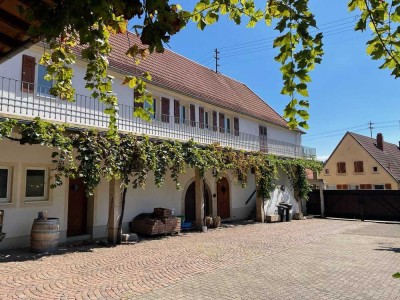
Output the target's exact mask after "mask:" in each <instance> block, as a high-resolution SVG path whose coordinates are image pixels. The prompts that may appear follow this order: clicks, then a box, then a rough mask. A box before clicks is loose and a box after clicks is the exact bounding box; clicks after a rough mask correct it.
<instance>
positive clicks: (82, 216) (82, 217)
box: [67, 178, 87, 236]
mask: <svg viewBox="0 0 400 300" xmlns="http://www.w3.org/2000/svg"><path fill="white" fill-rule="evenodd" d="M86 226H87V198H86V193H85V185H84V183H83V181H82V180H81V179H72V178H70V179H69V187H68V226H67V236H74V235H80V234H85V233H86Z"/></svg>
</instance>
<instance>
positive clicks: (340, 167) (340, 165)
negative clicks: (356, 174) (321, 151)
mask: <svg viewBox="0 0 400 300" xmlns="http://www.w3.org/2000/svg"><path fill="white" fill-rule="evenodd" d="M337 172H338V174H346V163H345V162H338V163H337Z"/></svg>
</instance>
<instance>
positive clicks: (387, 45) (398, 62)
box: [348, 0, 400, 78]
mask: <svg viewBox="0 0 400 300" xmlns="http://www.w3.org/2000/svg"><path fill="white" fill-rule="evenodd" d="M348 7H349V10H350V11H354V10H359V11H360V12H361V16H360V18H359V20H358V22H357V24H356V26H355V30H360V31H364V30H366V28H367V24H368V27H369V28H370V30H371V31H372V36H373V38H372V39H371V40H369V41H368V42H367V48H366V51H367V54H368V55H369V56H371V58H372V59H374V60H382V61H383V63H382V64H381V65H380V66H379V68H380V69H388V70H390V71H392V73H391V75H392V76H394V77H395V78H398V77H400V26H399V25H398V23H399V22H400V1H398V0H392V1H378V0H362V1H361V0H352V1H349V3H348ZM396 23H397V24H396Z"/></svg>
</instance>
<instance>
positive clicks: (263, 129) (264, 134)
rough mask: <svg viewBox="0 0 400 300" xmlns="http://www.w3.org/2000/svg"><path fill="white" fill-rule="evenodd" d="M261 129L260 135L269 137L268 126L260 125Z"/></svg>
mask: <svg viewBox="0 0 400 300" xmlns="http://www.w3.org/2000/svg"><path fill="white" fill-rule="evenodd" d="M259 131H260V136H263V137H267V127H265V126H261V125H260V127H259Z"/></svg>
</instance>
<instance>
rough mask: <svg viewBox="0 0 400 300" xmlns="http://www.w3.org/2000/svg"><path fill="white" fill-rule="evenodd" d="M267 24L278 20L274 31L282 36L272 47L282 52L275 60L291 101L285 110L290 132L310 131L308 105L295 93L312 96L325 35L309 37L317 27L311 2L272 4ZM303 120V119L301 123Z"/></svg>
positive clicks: (276, 39)
mask: <svg viewBox="0 0 400 300" xmlns="http://www.w3.org/2000/svg"><path fill="white" fill-rule="evenodd" d="M266 16H267V17H266V20H267V23H271V21H272V20H273V19H277V20H278V21H277V25H276V27H275V30H276V31H278V32H279V33H280V35H279V36H278V37H276V38H275V40H274V43H273V47H274V48H278V49H279V54H278V55H277V56H276V57H275V60H276V61H277V62H279V63H280V64H281V65H282V66H281V68H280V71H281V73H282V79H283V87H282V90H281V94H283V95H288V96H289V97H290V98H291V101H290V103H289V104H288V105H286V107H285V109H284V117H285V118H287V119H288V124H289V127H290V128H291V129H295V128H297V127H302V128H305V129H307V128H308V125H307V120H308V119H309V114H308V112H307V109H308V108H309V102H308V101H306V100H301V101H298V100H297V99H296V94H298V95H300V96H303V97H309V93H308V86H307V83H308V82H311V77H310V75H309V72H310V71H311V70H313V69H314V67H315V64H319V63H320V62H321V59H322V55H323V50H322V46H323V44H322V34H321V33H317V34H316V35H315V36H313V35H311V34H310V29H311V28H316V21H315V19H314V16H313V15H312V13H311V12H310V11H309V9H308V0H299V1H294V2H293V1H270V2H269V3H268V4H267V8H266ZM299 119H300V120H299Z"/></svg>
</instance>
